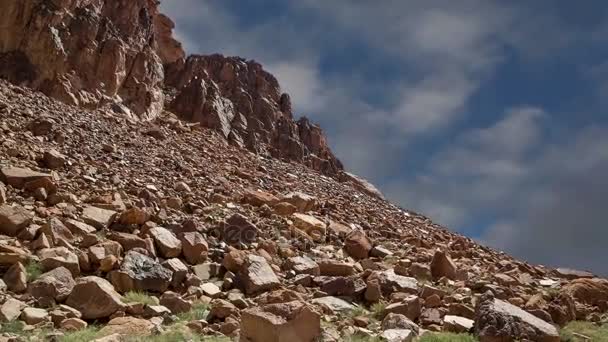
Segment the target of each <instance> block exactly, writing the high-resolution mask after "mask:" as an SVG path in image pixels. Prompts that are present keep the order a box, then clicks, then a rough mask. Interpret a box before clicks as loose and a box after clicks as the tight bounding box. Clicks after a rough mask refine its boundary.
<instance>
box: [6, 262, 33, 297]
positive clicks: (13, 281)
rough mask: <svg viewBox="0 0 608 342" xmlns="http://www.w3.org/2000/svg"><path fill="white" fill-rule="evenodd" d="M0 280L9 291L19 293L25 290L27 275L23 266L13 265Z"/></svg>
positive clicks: (18, 263) (20, 264)
mask: <svg viewBox="0 0 608 342" xmlns="http://www.w3.org/2000/svg"><path fill="white" fill-rule="evenodd" d="M2 279H3V280H4V282H5V283H6V287H7V288H8V289H9V291H12V292H15V293H21V292H23V291H25V289H26V288H27V273H26V271H25V266H23V264H22V263H20V262H17V263H15V264H13V266H11V267H10V268H9V269H8V271H6V273H5V274H4V277H3V278H2Z"/></svg>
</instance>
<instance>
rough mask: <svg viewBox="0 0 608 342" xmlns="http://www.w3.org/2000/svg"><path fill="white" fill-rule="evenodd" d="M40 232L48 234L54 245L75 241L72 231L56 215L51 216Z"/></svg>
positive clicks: (63, 244)
mask: <svg viewBox="0 0 608 342" xmlns="http://www.w3.org/2000/svg"><path fill="white" fill-rule="evenodd" d="M40 232H41V233H42V234H44V235H46V236H47V238H48V239H49V242H50V243H51V245H52V246H67V245H68V244H70V243H71V242H73V241H74V235H73V234H72V232H71V231H70V230H69V229H68V227H66V226H65V225H64V224H63V222H61V221H60V220H59V219H58V218H56V217H53V218H50V219H49V220H48V221H47V222H46V224H44V225H43V226H42V228H40Z"/></svg>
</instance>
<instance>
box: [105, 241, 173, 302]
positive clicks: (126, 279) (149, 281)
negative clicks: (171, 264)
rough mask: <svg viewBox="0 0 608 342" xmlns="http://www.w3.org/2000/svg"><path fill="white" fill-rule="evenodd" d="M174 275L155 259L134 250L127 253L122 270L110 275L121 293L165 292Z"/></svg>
mask: <svg viewBox="0 0 608 342" xmlns="http://www.w3.org/2000/svg"><path fill="white" fill-rule="evenodd" d="M172 277H173V274H172V272H171V271H170V270H168V269H167V268H165V267H163V266H162V265H161V264H160V263H158V262H157V261H155V260H154V259H152V258H150V257H148V256H146V255H143V254H141V253H138V252H136V251H134V250H131V251H129V252H127V254H126V255H125V258H124V260H123V262H122V264H121V265H120V269H118V270H116V271H112V272H111V273H110V280H111V282H112V284H114V286H115V288H116V290H117V291H119V292H128V291H154V292H164V291H166V290H167V288H168V287H169V284H170V283H171V279H172Z"/></svg>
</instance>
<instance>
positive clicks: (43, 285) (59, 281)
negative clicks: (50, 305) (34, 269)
mask: <svg viewBox="0 0 608 342" xmlns="http://www.w3.org/2000/svg"><path fill="white" fill-rule="evenodd" d="M75 284H76V283H75V282H74V278H73V277H72V273H71V272H70V271H69V270H68V269H67V268H65V267H57V268H54V269H52V270H50V271H48V272H46V273H44V274H42V275H41V276H40V277H38V279H36V280H34V281H33V282H32V283H31V284H30V285H29V286H28V292H29V293H30V294H31V295H32V297H34V298H36V299H37V300H49V299H50V300H53V301H56V302H63V301H64V300H65V299H66V298H68V296H69V295H70V293H72V290H73V289H74V286H75Z"/></svg>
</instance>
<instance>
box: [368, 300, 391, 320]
mask: <svg viewBox="0 0 608 342" xmlns="http://www.w3.org/2000/svg"><path fill="white" fill-rule="evenodd" d="M387 305H388V304H387V303H386V302H378V303H374V304H373V305H372V307H371V310H372V315H373V316H374V317H375V318H377V319H380V318H382V314H384V309H386V306H387Z"/></svg>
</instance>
